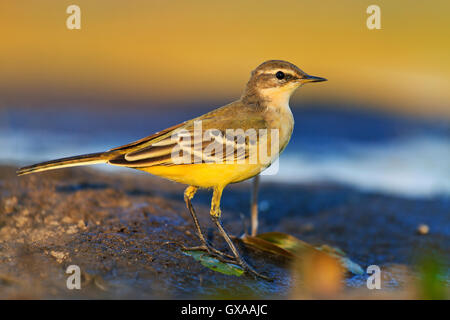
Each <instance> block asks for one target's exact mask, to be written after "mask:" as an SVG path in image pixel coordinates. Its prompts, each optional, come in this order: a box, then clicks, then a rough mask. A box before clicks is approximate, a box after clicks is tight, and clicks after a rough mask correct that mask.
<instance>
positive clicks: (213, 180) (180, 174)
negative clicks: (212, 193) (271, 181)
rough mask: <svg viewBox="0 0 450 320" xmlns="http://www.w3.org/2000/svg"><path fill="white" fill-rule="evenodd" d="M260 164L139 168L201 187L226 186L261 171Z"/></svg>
mask: <svg viewBox="0 0 450 320" xmlns="http://www.w3.org/2000/svg"><path fill="white" fill-rule="evenodd" d="M263 169H264V167H262V166H261V165H259V164H185V165H174V166H153V167H148V168H139V170H142V171H145V172H148V173H150V174H153V175H155V176H159V177H163V178H166V179H169V180H172V181H176V182H179V183H183V184H187V185H192V186H197V187H201V188H211V187H218V186H221V187H225V186H226V185H227V184H230V183H235V182H240V181H243V180H246V179H249V178H251V177H254V176H256V175H257V174H258V173H260V172H261V171H262V170H263Z"/></svg>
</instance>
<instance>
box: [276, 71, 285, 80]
mask: <svg viewBox="0 0 450 320" xmlns="http://www.w3.org/2000/svg"><path fill="white" fill-rule="evenodd" d="M275 77H277V79H278V80H282V79H284V72H283V71H278V72H277V73H276V74H275Z"/></svg>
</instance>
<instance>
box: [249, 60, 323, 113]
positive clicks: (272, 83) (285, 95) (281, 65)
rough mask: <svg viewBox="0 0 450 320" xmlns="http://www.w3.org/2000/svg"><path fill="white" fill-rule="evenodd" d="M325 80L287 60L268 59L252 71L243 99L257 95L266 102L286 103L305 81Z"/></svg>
mask: <svg viewBox="0 0 450 320" xmlns="http://www.w3.org/2000/svg"><path fill="white" fill-rule="evenodd" d="M326 80H327V79H325V78H321V77H315V76H310V75H309V74H307V73H305V72H303V71H302V70H300V69H299V68H298V67H297V66H295V65H293V64H292V63H289V62H287V61H282V60H269V61H266V62H264V63H262V64H260V65H259V66H258V67H257V68H256V69H255V70H253V71H252V74H251V77H250V80H249V81H248V83H247V87H246V89H245V91H244V94H243V99H246V98H249V99H250V98H253V99H254V98H256V97H257V98H258V99H263V100H265V101H267V102H272V103H283V104H284V103H286V104H287V103H288V102H289V98H290V96H291V95H292V93H293V92H294V91H295V90H296V89H297V88H299V87H301V86H302V85H304V84H305V83H309V82H320V81H326Z"/></svg>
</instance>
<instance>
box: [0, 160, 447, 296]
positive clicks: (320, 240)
mask: <svg viewBox="0 0 450 320" xmlns="http://www.w3.org/2000/svg"><path fill="white" fill-rule="evenodd" d="M14 171H15V168H12V167H8V166H2V167H0V298H204V297H207V298H211V297H212V298H225V297H255V298H260V297H263V298H286V297H290V294H291V292H292V290H293V288H292V286H293V284H292V283H293V282H292V281H291V280H292V278H291V272H290V269H289V266H288V265H287V263H286V262H285V261H282V260H279V259H278V258H276V257H274V256H268V255H264V254H261V253H259V252H255V251H254V250H250V249H248V248H245V247H243V246H242V245H241V246H240V248H241V250H242V251H243V253H244V255H245V257H246V258H247V259H248V261H249V262H250V264H252V265H253V266H254V267H255V268H256V269H257V270H258V271H260V272H262V273H266V274H268V275H270V276H271V277H273V278H275V281H274V282H266V281H262V280H255V279H253V278H252V277H248V276H243V277H235V276H227V275H223V274H220V273H217V272H214V271H212V270H210V269H207V268H205V267H203V266H202V265H201V264H199V263H198V262H196V261H194V259H193V258H192V257H189V256H186V255H185V254H183V253H182V252H181V250H180V245H187V246H194V245H197V244H198V241H197V238H196V236H195V232H194V229H193V225H192V222H191V217H190V215H189V212H188V211H187V209H186V208H185V204H184V202H183V190H184V186H182V185H178V184H175V183H172V182H169V181H165V180H162V179H159V178H155V177H152V176H149V175H145V174H134V173H132V174H131V173H130V174H127V173H124V172H118V173H110V172H102V171H97V170H94V169H90V168H87V169H85V168H81V169H80V168H77V169H66V170H60V171H54V172H48V173H39V174H35V175H31V176H25V177H20V178H18V177H16V176H15V174H14ZM130 172H131V171H130ZM209 197H210V193H209V192H208V191H201V192H200V193H199V194H198V195H197V196H196V198H195V199H194V206H196V209H197V213H198V215H199V218H200V222H201V224H202V225H204V226H205V228H204V229H205V230H207V233H208V235H209V237H210V239H211V240H212V241H214V243H216V244H217V247H219V248H225V244H224V242H223V241H222V240H221V238H220V236H219V234H218V233H217V232H216V231H215V230H214V228H213V225H212V223H211V222H210V219H209V214H208V213H209V202H210V198H209ZM249 199H250V185H249V184H248V183H243V184H238V185H235V186H231V187H229V188H228V189H226V191H225V192H224V196H223V207H222V209H223V210H222V211H223V221H224V225H225V227H226V228H227V229H228V230H229V231H230V232H231V233H232V234H234V235H237V236H238V235H241V234H242V233H243V230H244V227H243V225H244V222H243V219H242V216H245V217H246V221H247V225H248V216H249ZM260 200H261V203H260V206H261V222H260V225H261V227H260V231H261V232H267V231H281V232H286V233H289V234H292V235H294V236H296V237H298V238H300V239H302V240H304V241H307V242H309V243H312V244H318V245H319V244H329V245H332V246H336V247H339V248H340V249H342V250H344V251H345V252H346V253H347V254H348V256H349V257H350V258H351V259H352V260H354V261H355V262H357V263H359V264H360V265H361V266H362V267H363V268H364V269H365V268H366V267H367V266H368V265H371V264H377V265H379V266H381V267H382V269H383V268H384V269H386V270H388V269H389V270H393V269H395V268H396V267H397V266H400V267H401V268H403V269H404V268H406V269H407V270H413V269H414V263H415V261H416V260H417V258H418V256H420V255H421V254H424V253H428V252H431V251H433V252H437V253H438V254H439V256H440V257H443V259H444V260H446V261H448V260H449V259H448V258H449V257H450V246H449V245H448V244H449V243H450V215H449V212H450V201H449V199H448V198H436V199H427V200H417V199H403V198H398V197H389V196H384V195H377V194H370V193H363V192H359V191H356V190H352V189H349V188H346V187H343V186H337V185H276V184H263V185H262V189H261V193H260ZM419 224H427V225H428V226H429V228H430V232H429V233H428V234H427V235H419V234H418V233H417V231H416V230H417V227H418V225H419ZM73 264H75V265H78V266H79V267H80V269H81V270H82V275H83V277H82V289H81V290H68V289H67V287H66V279H67V277H68V275H67V274H66V273H65V271H66V268H67V267H68V266H69V265H73ZM403 269H402V270H403ZM408 272H409V271H408ZM412 272H413V271H411V273H412ZM365 279H366V277H365V276H353V277H351V276H348V278H347V279H346V283H345V286H346V288H354V287H357V288H363V287H364V286H365ZM405 279H407V277H406V278H405V277H398V276H397V275H392V274H389V273H386V274H385V275H384V280H385V282H384V285H386V286H387V287H388V289H389V290H396V289H397V288H400V287H401V286H402V285H404V283H402V281H403V282H404V281H407V280H405Z"/></svg>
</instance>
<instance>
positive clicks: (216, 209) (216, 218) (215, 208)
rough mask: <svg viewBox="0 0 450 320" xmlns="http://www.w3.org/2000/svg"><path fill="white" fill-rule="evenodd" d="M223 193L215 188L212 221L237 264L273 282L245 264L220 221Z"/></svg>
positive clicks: (221, 189) (212, 202)
mask: <svg viewBox="0 0 450 320" xmlns="http://www.w3.org/2000/svg"><path fill="white" fill-rule="evenodd" d="M222 191H223V188H214V193H213V197H212V201H211V212H210V214H211V218H212V220H213V221H214V223H215V224H216V226H217V229H219V232H220V234H221V235H222V237H223V238H224V239H225V241H226V242H227V244H228V246H229V247H230V249H231V251H232V252H233V254H234V256H235V258H236V263H237V264H238V265H240V266H241V267H242V268H243V269H244V270H245V271H247V272H250V273H251V274H253V275H254V276H257V277H260V278H262V279H264V280H269V281H271V280H272V279H270V278H268V277H266V276H263V275H261V274H259V273H258V272H256V271H255V269H253V268H252V267H251V266H250V265H249V264H248V263H247V262H245V260H244V258H242V256H241V255H240V253H239V251H238V250H237V249H236V247H235V245H234V244H233V242H232V241H231V239H230V236H229V235H228V233H227V232H226V231H225V229H224V228H223V226H222V223H221V221H220V216H221V211H220V198H221V197H222Z"/></svg>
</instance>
